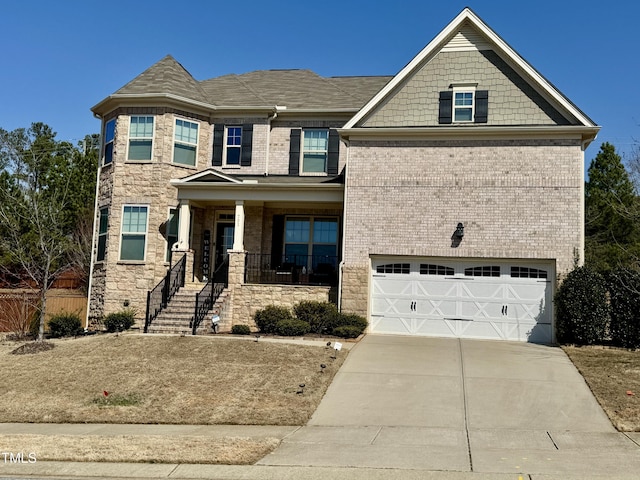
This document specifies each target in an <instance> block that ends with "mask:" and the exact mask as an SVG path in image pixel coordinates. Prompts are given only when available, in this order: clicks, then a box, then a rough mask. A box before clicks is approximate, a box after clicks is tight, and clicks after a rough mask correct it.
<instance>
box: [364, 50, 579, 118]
mask: <svg viewBox="0 0 640 480" xmlns="http://www.w3.org/2000/svg"><path fill="white" fill-rule="evenodd" d="M452 83H477V87H476V88H477V90H488V91H489V116H488V122H487V123H483V124H482V125H566V124H569V123H570V122H569V121H568V120H567V119H566V118H564V117H563V116H562V115H561V114H560V113H559V112H557V111H556V110H554V109H553V108H552V107H551V106H550V104H549V103H548V102H547V101H546V100H545V99H544V98H543V97H542V96H541V95H540V94H539V93H537V92H536V91H535V90H534V89H533V88H531V86H530V85H529V84H528V83H527V82H525V81H524V80H523V79H522V77H520V76H519V75H518V74H517V73H516V72H515V71H514V70H513V69H512V68H511V67H509V66H508V65H507V64H506V63H505V62H504V60H502V59H501V58H500V57H499V56H498V55H497V54H496V53H495V52H493V51H489V50H484V51H478V50H471V51H458V52H440V53H438V54H437V55H436V56H435V57H434V58H432V59H431V60H429V61H428V62H427V63H426V64H425V65H423V66H422V68H420V69H418V70H417V71H416V72H415V73H414V74H413V75H412V76H411V77H410V78H408V79H407V80H406V81H405V82H404V83H403V84H402V85H401V86H399V87H398V90H397V91H396V92H395V93H393V94H392V95H391V97H390V98H389V99H388V100H386V102H385V103H384V104H382V105H381V106H380V107H379V108H378V109H377V110H376V111H375V112H373V113H372V114H371V115H370V116H369V117H368V118H366V119H365V120H364V122H363V126H366V127H416V126H436V125H438V108H439V104H438V98H439V93H440V92H441V91H446V90H450V86H451V84H452ZM467 126H468V125H467Z"/></svg>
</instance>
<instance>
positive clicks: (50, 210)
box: [0, 123, 73, 341]
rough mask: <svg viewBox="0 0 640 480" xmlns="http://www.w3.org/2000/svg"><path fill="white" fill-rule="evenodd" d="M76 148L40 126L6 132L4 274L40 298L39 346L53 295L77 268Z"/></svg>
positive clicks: (0, 234) (1, 190) (1, 152)
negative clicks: (73, 254)
mask: <svg viewBox="0 0 640 480" xmlns="http://www.w3.org/2000/svg"><path fill="white" fill-rule="evenodd" d="M72 150H73V147H72V146H71V145H70V144H68V143H64V142H57V141H56V140H55V133H54V132H52V131H51V129H50V128H49V127H48V126H46V125H44V124H40V123H35V124H33V125H32V126H31V128H30V129H28V130H24V129H17V130H14V131H13V132H7V131H5V130H2V129H0V158H1V159H2V160H1V161H0V166H3V167H4V168H3V171H2V178H0V255H1V260H2V261H0V268H2V269H3V270H4V271H5V272H8V273H10V274H12V275H14V276H16V274H17V275H18V276H19V277H20V278H22V280H23V283H24V284H25V285H24V286H29V287H32V288H33V287H35V288H36V289H37V290H38V292H39V305H38V314H39V329H38V340H40V341H42V340H43V339H44V326H45V311H46V303H47V292H48V290H49V289H50V288H51V286H52V284H53V281H54V280H55V278H56V277H57V276H58V275H59V274H60V273H61V272H62V271H64V270H66V269H68V268H69V267H70V266H71V265H72V262H71V259H70V251H71V248H72V244H73V242H72V227H71V225H72V220H71V218H70V212H69V209H68V207H69V204H70V201H69V193H70V181H69V175H68V171H69V169H68V165H69V158H70V156H71V155H72Z"/></svg>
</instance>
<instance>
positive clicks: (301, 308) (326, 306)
mask: <svg viewBox="0 0 640 480" xmlns="http://www.w3.org/2000/svg"><path fill="white" fill-rule="evenodd" d="M293 311H294V313H295V314H296V317H297V318H298V319H299V320H302V321H304V322H307V323H308V324H309V328H310V332H312V333H320V334H322V333H327V332H330V331H331V329H332V328H333V327H334V326H335V323H336V317H337V315H338V309H337V308H336V306H335V305H334V304H333V303H330V302H318V301H311V300H305V301H302V302H300V303H298V304H296V305H295V306H294V307H293Z"/></svg>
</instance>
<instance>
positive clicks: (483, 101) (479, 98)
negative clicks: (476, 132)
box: [473, 90, 489, 123]
mask: <svg viewBox="0 0 640 480" xmlns="http://www.w3.org/2000/svg"><path fill="white" fill-rule="evenodd" d="M488 113H489V91H488V90H477V91H476V113H475V118H474V119H473V121H474V122H475V123H487V117H488Z"/></svg>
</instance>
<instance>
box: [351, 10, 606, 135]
mask: <svg viewBox="0 0 640 480" xmlns="http://www.w3.org/2000/svg"><path fill="white" fill-rule="evenodd" d="M438 56H441V57H442V56H448V58H461V57H464V56H467V57H468V58H471V59H473V61H474V62H482V61H484V60H483V59H485V60H486V61H487V62H488V63H487V65H492V68H494V69H497V70H499V71H501V73H502V74H503V76H504V77H506V78H509V80H510V81H511V83H512V84H513V85H515V87H516V88H517V89H519V90H521V92H522V93H523V95H524V96H525V97H528V98H529V100H530V104H531V105H533V107H532V108H533V109H534V110H536V111H537V113H538V114H539V117H540V118H541V119H544V118H545V117H546V118H548V119H549V121H548V122H546V121H544V120H542V121H541V123H536V124H547V123H549V124H561V125H566V124H572V125H581V126H588V127H595V123H594V122H593V121H592V120H591V119H589V117H587V116H586V115H585V114H584V113H583V112H582V111H580V109H578V108H577V107H576V106H575V105H574V104H573V103H572V102H571V101H570V100H569V99H568V98H567V97H565V96H564V95H563V94H562V93H561V92H560V91H559V90H557V89H556V88H555V87H554V86H553V85H552V84H551V83H550V82H549V81H548V80H546V79H545V78H544V77H543V76H542V75H541V74H540V73H539V72H538V71H537V70H535V69H534V68H533V67H532V66H531V65H529V64H528V63H527V62H526V61H525V60H524V59H523V58H522V57H521V56H520V55H519V54H518V53H516V52H515V50H513V49H512V48H511V47H510V46H509V45H508V44H507V43H506V42H505V41H504V40H502V38H500V37H499V36H498V35H497V34H496V33H495V32H494V31H493V30H491V29H490V28H489V27H488V26H487V25H486V24H485V23H484V22H483V21H482V20H481V19H480V18H479V17H478V16H477V15H476V14H475V13H474V12H473V11H472V10H471V9H469V8H465V9H464V10H463V11H462V12H460V14H459V15H458V16H457V17H456V18H455V19H454V20H453V21H452V22H451V23H449V25H447V27H445V28H444V30H442V31H441V32H440V33H439V34H438V35H437V36H436V37H435V38H434V39H433V40H432V41H431V42H430V43H429V44H428V45H427V46H426V47H425V48H424V49H423V50H422V51H421V52H420V53H419V54H418V55H416V57H414V58H413V59H412V60H411V62H409V63H408V64H407V65H406V66H405V67H404V68H403V69H402V70H401V71H400V72H399V73H398V74H397V75H396V76H395V77H394V78H393V79H392V80H391V81H390V82H389V83H387V85H386V86H385V87H384V88H382V89H381V90H380V91H379V92H378V93H377V94H376V95H375V96H374V97H373V98H372V99H371V100H370V101H369V102H368V103H367V104H366V105H365V106H364V107H363V108H362V109H361V110H360V111H359V112H358V113H357V114H356V115H355V116H354V117H353V118H352V119H351V120H350V121H349V122H347V124H346V125H345V127H344V129H350V128H356V127H361V126H410V124H412V126H430V125H429V123H428V122H427V123H420V119H418V123H415V119H413V118H411V115H409V118H406V119H403V122H404V124H401V125H394V124H393V121H392V122H391V124H389V123H386V122H388V121H389V118H391V117H392V116H393V113H391V114H390V113H389V112H386V113H385V115H383V118H382V119H380V118H379V119H378V120H377V121H372V119H373V117H374V116H375V115H376V114H377V113H379V112H380V111H381V110H382V109H384V108H385V107H386V106H388V105H389V104H392V103H393V102H394V97H395V96H396V95H398V94H399V92H401V91H402V90H403V89H404V88H405V87H407V86H409V88H408V89H407V90H405V91H404V92H403V95H404V98H401V99H400V100H398V98H396V103H398V104H402V105H403V106H404V108H405V109H408V108H410V107H411V105H413V104H414V102H415V99H416V98H419V97H420V95H423V96H424V95H429V96H430V97H429V102H431V106H432V108H436V109H437V100H438V96H437V94H436V96H435V97H433V95H432V94H433V92H424V91H423V89H424V87H425V85H427V86H428V85H429V84H432V88H436V89H438V88H442V87H441V86H434V85H433V84H435V83H437V80H438V79H437V76H438V75H441V72H440V71H438V69H436V68H434V69H433V71H432V72H428V71H427V69H428V65H429V63H430V62H432V61H433V60H434V59H436V58H437V57H438ZM464 61H466V60H463V62H464ZM421 74H422V78H420V75H421ZM416 79H417V80H418V81H420V82H422V83H421V84H419V85H418V83H417V82H414V85H410V84H411V82H412V80H416ZM439 80H440V83H442V82H443V81H446V82H447V85H446V87H449V86H451V85H450V84H452V83H455V82H463V81H464V80H467V81H469V80H468V79H465V78H454V77H451V78H447V79H443V78H440V79H439ZM425 82H426V83H425ZM446 87H445V88H446ZM479 88H480V87H479ZM489 95H490V98H491V92H490V93H489ZM490 101H491V100H490ZM396 108H401V107H400V105H398V106H397V107H396ZM416 111H417V109H416ZM423 114H424V113H423ZM522 117H523V118H527V117H526V116H525V115H523V116H522ZM430 119H432V121H436V123H437V115H436V116H434V115H430ZM433 119H435V120H433ZM519 120H520V119H515V121H514V120H513V119H509V120H507V122H511V123H508V124H509V125H515V124H522V123H521V122H519ZM412 122H413V123H412ZM531 123H534V122H533V121H532V122H531ZM382 124H384V125H382Z"/></svg>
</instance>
